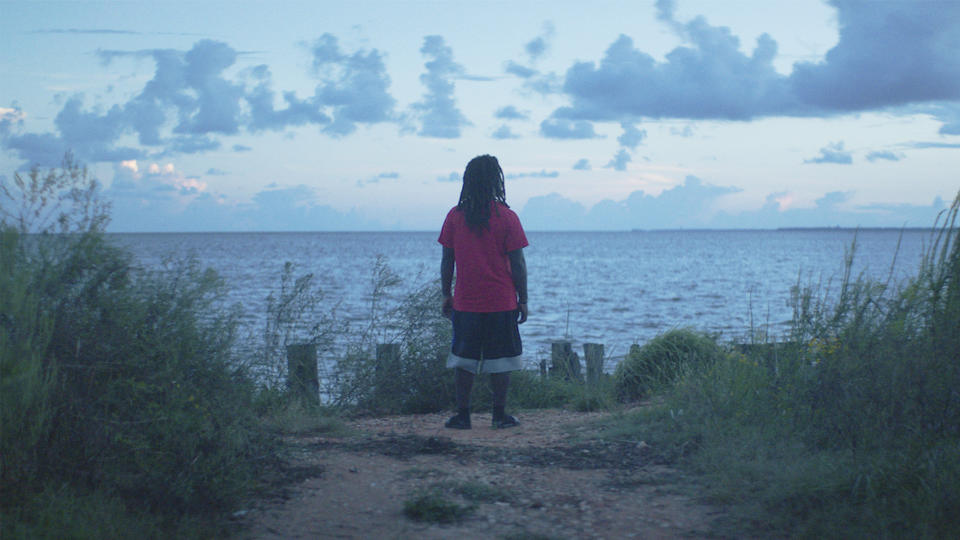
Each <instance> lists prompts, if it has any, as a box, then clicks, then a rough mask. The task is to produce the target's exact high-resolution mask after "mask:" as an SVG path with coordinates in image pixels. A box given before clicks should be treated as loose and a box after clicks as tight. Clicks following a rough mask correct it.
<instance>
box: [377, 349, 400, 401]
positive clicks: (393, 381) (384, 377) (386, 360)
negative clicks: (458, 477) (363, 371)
mask: <svg viewBox="0 0 960 540" xmlns="http://www.w3.org/2000/svg"><path fill="white" fill-rule="evenodd" d="M374 370H375V373H374V379H375V381H374V384H375V385H376V388H375V395H376V396H377V401H380V400H382V399H385V398H388V396H389V395H390V389H391V388H392V387H394V386H396V385H397V384H399V378H400V344H399V343H378V344H377V363H376V365H375V366H374Z"/></svg>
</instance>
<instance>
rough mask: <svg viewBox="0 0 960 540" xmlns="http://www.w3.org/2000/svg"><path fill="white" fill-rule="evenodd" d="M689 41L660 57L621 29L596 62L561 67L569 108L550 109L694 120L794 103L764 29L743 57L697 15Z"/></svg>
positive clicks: (723, 31)
mask: <svg viewBox="0 0 960 540" xmlns="http://www.w3.org/2000/svg"><path fill="white" fill-rule="evenodd" d="M688 32H689V36H690V38H691V39H692V40H693V44H692V45H693V46H692V47H678V48H676V49H674V50H673V51H671V52H669V53H668V54H667V56H666V61H665V62H657V61H656V60H655V59H654V58H653V57H652V56H650V55H649V54H647V53H644V52H642V51H640V50H637V49H636V48H634V45H633V40H632V39H631V38H629V37H628V36H625V35H621V36H620V37H619V38H617V40H616V41H614V42H613V44H611V45H610V47H609V48H608V49H607V51H606V52H605V54H604V56H603V58H602V59H601V61H600V63H599V65H598V64H595V63H594V62H577V63H575V64H574V65H573V66H571V67H570V68H569V69H568V70H567V73H566V76H565V80H564V83H563V91H564V93H566V94H567V95H568V97H569V98H570V100H571V106H569V107H562V108H560V109H558V110H557V111H555V113H554V114H555V115H556V116H559V117H566V118H577V119H588V120H620V119H623V118H640V117H646V118H695V119H725V120H749V119H752V118H754V117H757V116H765V115H771V114H775V113H782V112H784V111H793V112H795V113H799V112H801V110H802V107H801V105H800V104H799V103H796V100H795V99H794V98H793V97H792V96H791V95H790V94H789V87H788V84H787V81H786V79H785V78H784V77H782V76H781V75H779V74H778V73H777V72H776V70H775V69H774V67H773V59H774V57H775V55H776V48H777V46H776V43H775V42H774V41H773V40H772V39H771V38H770V37H769V36H767V35H766V34H764V35H763V36H761V37H760V38H759V39H758V40H757V44H756V46H755V48H754V51H753V54H752V55H751V56H746V55H744V54H742V53H741V52H740V50H739V49H740V43H739V40H738V39H737V38H736V37H735V36H733V35H732V34H731V33H730V31H729V29H727V28H715V27H710V26H708V25H707V24H706V22H705V21H704V20H703V19H695V20H694V21H693V22H691V23H690V24H689V27H688Z"/></svg>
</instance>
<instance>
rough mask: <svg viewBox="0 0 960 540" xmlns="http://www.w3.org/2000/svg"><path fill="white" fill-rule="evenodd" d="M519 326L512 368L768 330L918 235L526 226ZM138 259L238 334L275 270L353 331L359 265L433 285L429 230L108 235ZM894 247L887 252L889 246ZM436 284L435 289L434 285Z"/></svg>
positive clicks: (360, 306) (916, 244) (358, 319)
mask: <svg viewBox="0 0 960 540" xmlns="http://www.w3.org/2000/svg"><path fill="white" fill-rule="evenodd" d="M527 236H528V239H529V240H530V246H529V247H528V248H526V250H525V255H526V259H527V266H528V273H529V291H530V318H529V320H528V321H527V323H526V324H524V325H523V326H522V327H521V335H522V336H523V339H524V346H525V352H526V361H527V362H528V364H529V365H531V366H532V365H535V363H536V362H537V361H539V359H540V358H543V357H546V356H548V355H549V349H550V343H551V342H552V341H555V340H558V339H568V340H570V341H572V342H573V343H574V346H575V348H579V347H580V345H581V344H582V343H585V342H594V343H603V344H604V345H605V346H606V353H607V355H609V356H611V357H617V356H622V355H623V354H624V353H625V352H626V351H627V349H628V348H629V346H630V344H632V343H641V344H642V343H644V342H645V341H647V340H649V339H651V338H653V337H655V336H656V335H658V334H660V333H663V332H665V331H667V330H670V329H672V328H678V327H692V328H696V329H700V330H704V331H707V332H711V333H716V334H720V335H721V337H722V338H723V339H728V340H733V341H738V340H744V339H747V336H748V335H749V332H750V329H751V327H752V328H756V329H761V328H765V329H767V330H768V331H769V332H771V333H773V334H774V335H777V334H779V333H782V332H783V331H785V330H786V328H787V324H788V322H789V320H790V316H791V313H792V311H791V307H790V302H789V300H790V292H791V288H792V287H793V286H795V285H797V284H798V283H800V284H808V283H823V284H824V285H827V284H831V283H832V284H833V285H834V286H835V285H836V284H837V282H838V281H839V279H840V278H841V276H842V273H843V270H844V257H845V253H846V252H847V251H848V250H849V249H850V247H851V243H852V242H853V241H854V238H856V244H857V246H856V256H855V258H854V261H855V264H854V272H855V273H857V274H859V273H861V272H863V273H866V274H867V275H869V276H872V277H876V278H881V279H885V278H886V277H887V276H888V275H890V274H891V272H892V273H893V276H894V279H895V280H901V279H903V278H905V277H907V276H910V275H913V274H915V272H916V269H917V267H918V265H919V262H920V257H921V254H922V251H923V248H924V245H925V244H927V243H929V240H930V232H929V231H920V230H907V231H903V232H901V231H893V230H864V231H859V232H857V233H855V232H854V231H850V230H837V229H827V230H777V231H765V230H761V231H758V230H749V231H637V232H528V234H527ZM110 238H111V239H113V240H114V241H116V242H117V243H118V244H120V245H123V246H126V247H128V248H129V249H130V250H131V251H132V252H133V253H134V255H135V256H136V258H137V260H138V264H140V265H142V266H144V267H155V266H158V265H160V264H162V263H163V261H164V260H166V259H169V258H171V257H173V258H177V257H182V256H186V255H192V256H194V257H196V258H197V259H198V260H199V261H200V263H201V264H202V265H203V266H205V267H210V268H213V269H214V270H216V271H217V272H218V273H219V274H220V275H221V276H222V277H223V278H224V279H225V280H226V282H227V284H228V286H229V289H230V293H229V300H230V301H231V303H238V304H240V305H241V306H242V307H243V310H244V313H245V317H244V319H243V324H244V327H245V330H247V331H248V332H250V333H255V332H256V331H257V330H258V329H259V328H262V325H263V324H264V320H265V306H266V298H267V296H268V295H269V294H270V292H271V291H276V290H278V289H279V286H280V276H281V272H282V269H283V266H284V263H286V262H291V263H293V264H294V265H295V274H296V275H302V274H305V273H313V274H314V275H315V279H316V283H317V285H318V286H319V287H320V288H321V289H322V291H323V293H324V304H325V305H326V306H329V307H330V308H331V309H332V308H333V307H334V306H337V313H338V314H339V315H340V316H342V317H345V318H346V319H347V320H350V321H352V322H354V323H360V324H362V323H363V322H364V320H365V319H366V318H368V316H369V315H368V314H369V309H370V297H371V292H372V289H373V285H372V282H373V268H374V266H375V263H376V261H377V258H378V257H382V258H383V260H384V261H385V262H386V264H387V265H388V266H389V268H390V269H391V270H392V271H393V272H394V273H396V274H397V275H398V276H399V277H400V278H401V280H402V281H401V284H400V285H398V286H397V287H396V288H395V289H394V295H395V296H396V295H399V294H403V293H406V292H409V291H412V290H414V289H415V288H417V287H419V286H422V285H424V284H428V283H432V282H436V281H438V276H439V266H440V253H441V248H440V245H439V244H438V243H437V233H436V232H363V233H184V234H180V233H163V234H111V235H110ZM898 244H899V249H898ZM437 286H439V285H437Z"/></svg>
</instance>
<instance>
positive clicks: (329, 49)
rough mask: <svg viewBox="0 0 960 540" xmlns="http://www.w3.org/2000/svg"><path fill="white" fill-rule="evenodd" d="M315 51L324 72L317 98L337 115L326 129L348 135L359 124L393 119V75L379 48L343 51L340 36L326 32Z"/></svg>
mask: <svg viewBox="0 0 960 540" xmlns="http://www.w3.org/2000/svg"><path fill="white" fill-rule="evenodd" d="M424 47H426V45H424ZM312 51H313V68H314V70H316V71H317V72H318V73H321V74H323V75H324V76H323V81H322V82H321V83H320V85H318V86H317V88H316V94H315V100H316V102H317V103H319V104H321V105H323V106H324V107H328V108H329V109H330V111H329V114H330V116H332V117H333V123H331V124H330V125H329V126H327V127H326V128H325V129H324V131H326V132H328V133H330V134H333V135H338V136H341V135H348V134H350V133H352V132H353V131H354V130H355V129H356V124H358V123H365V124H375V123H378V122H387V121H390V120H392V119H393V116H394V115H393V108H394V105H395V103H396V101H395V100H394V99H393V97H392V96H391V95H390V93H389V91H388V89H389V87H390V77H389V76H388V75H387V69H386V66H385V65H384V63H383V55H382V54H380V52H379V51H378V50H376V49H373V50H371V51H362V50H361V51H356V52H354V53H352V54H346V53H343V52H341V51H340V48H339V46H338V44H337V38H336V37H334V36H333V35H331V34H324V35H323V36H321V37H320V39H318V40H317V41H316V42H315V43H314V45H313V49H312ZM421 51H422V49H421Z"/></svg>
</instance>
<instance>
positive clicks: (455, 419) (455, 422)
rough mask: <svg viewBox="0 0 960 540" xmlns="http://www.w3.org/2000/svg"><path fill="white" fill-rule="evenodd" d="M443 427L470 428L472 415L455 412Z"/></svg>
mask: <svg viewBox="0 0 960 540" xmlns="http://www.w3.org/2000/svg"><path fill="white" fill-rule="evenodd" d="M443 427H448V428H450V429H470V417H469V416H467V415H463V414H455V415H453V416H451V417H450V419H449V420H447V422H446V423H445V424H443Z"/></svg>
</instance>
